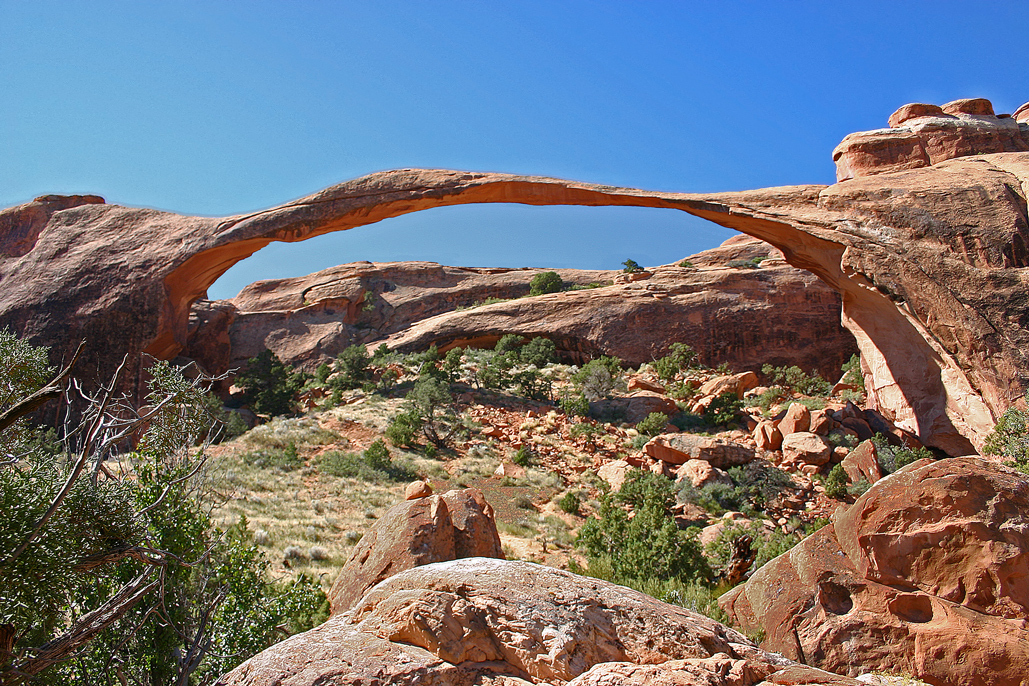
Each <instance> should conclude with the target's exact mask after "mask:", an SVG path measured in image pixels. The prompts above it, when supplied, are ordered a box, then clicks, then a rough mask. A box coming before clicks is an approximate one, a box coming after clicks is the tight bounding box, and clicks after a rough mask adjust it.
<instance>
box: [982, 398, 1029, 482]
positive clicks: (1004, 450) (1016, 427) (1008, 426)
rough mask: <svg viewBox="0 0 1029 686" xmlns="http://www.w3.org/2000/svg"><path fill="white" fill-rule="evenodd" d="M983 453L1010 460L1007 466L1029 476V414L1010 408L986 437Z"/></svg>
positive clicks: (1013, 407)
mask: <svg viewBox="0 0 1029 686" xmlns="http://www.w3.org/2000/svg"><path fill="white" fill-rule="evenodd" d="M983 452H984V453H985V454H987V455H997V456H999V457H1006V458H1009V459H1008V461H1007V462H1005V464H1006V465H1007V466H1009V467H1014V468H1015V469H1017V470H1018V471H1020V472H1022V473H1023V474H1029V413H1027V412H1025V411H1024V410H1020V409H1018V408H1017V407H1015V406H1011V407H1009V408H1008V409H1007V410H1005V411H1004V414H1002V415H1001V416H1000V419H998V420H997V424H996V426H994V427H993V431H992V432H990V435H989V436H987V437H986V443H985V444H984V445H983Z"/></svg>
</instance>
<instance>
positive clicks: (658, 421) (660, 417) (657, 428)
mask: <svg viewBox="0 0 1029 686" xmlns="http://www.w3.org/2000/svg"><path fill="white" fill-rule="evenodd" d="M667 424H668V415H666V414H663V413H661V412H651V413H650V414H648V415H647V416H646V418H645V419H643V420H642V421H641V422H640V423H639V424H637V425H636V430H637V431H639V432H640V434H641V436H642V437H647V438H649V437H651V436H657V435H658V434H660V433H664V430H665V426H666V425H667Z"/></svg>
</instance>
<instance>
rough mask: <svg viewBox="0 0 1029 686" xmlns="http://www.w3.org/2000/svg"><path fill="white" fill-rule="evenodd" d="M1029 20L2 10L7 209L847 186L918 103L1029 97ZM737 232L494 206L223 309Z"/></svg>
mask: <svg viewBox="0 0 1029 686" xmlns="http://www.w3.org/2000/svg"><path fill="white" fill-rule="evenodd" d="M1027 31H1029V3H1025V2H1013V1H1011V2H989V3H981V4H978V5H975V4H970V3H968V2H947V1H943V0H937V1H935V2H907V3H905V2H896V1H895V2H864V3H856V2H855V3H843V2H824V1H823V2H787V1H783V2H658V1H648V2H642V1H632V2H629V1H625V2H602V1H599V0H591V1H589V2H560V1H557V0H549V1H541V2H521V1H517V0H505V1H504V2H489V1H486V0H481V1H479V2H447V1H443V0H437V1H429V0H422V1H420V2H388V1H381V0H375V1H372V0H366V1H362V2H299V1H296V0H290V1H286V0H283V1H282V2H259V1H256V2H255V1H253V0H247V1H246V2H244V1H242V0H240V1H237V2H219V1H216V0H205V1H204V2H177V1H168V2H140V1H138V0H133V1H131V2H100V1H98V2H71V1H69V2H63V3H57V2H45V1H40V0H33V1H31V2H29V1H27V0H17V1H8V0H0V206H8V205H13V204H16V203H20V202H25V201H27V200H30V199H31V198H33V197H34V196H37V195H41V194H44V193H97V194H100V195H103V196H104V197H105V198H107V200H108V202H112V203H120V204H125V205H135V206H148V207H157V208H161V209H167V210H172V211H175V212H182V213H187V214H203V215H228V214H235V213H240V212H246V211H250V210H256V209H260V208H265V207H270V206H273V205H277V204H280V203H282V202H285V201H288V200H291V199H294V198H297V197H300V196H304V195H307V194H309V193H312V192H314V191H316V190H318V189H320V188H323V187H325V186H329V185H332V184H335V183H338V182H340V181H344V180H346V179H349V178H353V177H356V176H361V175H363V174H367V173H369V172H372V171H377V170H383V169H392V168H399V167H442V168H453V169H471V170H483V171H505V172H516V173H525V174H541V175H548V176H559V177H566V178H571V179H578V180H584V181H592V182H598V183H609V184H616V185H626V186H635V187H640V188H649V189H663V190H678V191H698V192H699V191H719V190H738V189H746V188H758V187H762V186H773V185H788V184H797V183H831V182H832V181H833V165H832V160H831V159H830V151H831V150H832V148H833V147H834V146H835V145H836V143H838V142H839V140H840V139H841V138H842V137H843V136H844V135H846V134H847V133H849V132H851V131H858V130H867V129H871V128H879V127H882V126H885V123H886V118H887V117H888V116H889V114H890V113H891V112H892V111H893V110H894V109H896V108H897V107H899V106H900V105H902V104H904V103H907V102H932V103H943V102H946V101H948V100H952V99H955V98H960V97H987V98H990V99H991V100H993V103H994V106H995V108H996V109H997V111H998V112H1011V111H1012V110H1014V109H1015V108H1016V107H1017V106H1018V105H1020V104H1022V103H1023V102H1025V101H1026V100H1029V79H1026V77H1025V36H1026V33H1027ZM728 235H730V233H729V232H728V231H726V230H724V229H721V228H719V227H715V226H712V225H709V224H707V223H705V222H703V221H700V220H694V219H691V218H689V217H687V216H685V215H683V214H682V213H678V212H674V211H662V210H640V209H632V208H532V207H524V206H516V205H510V206H509V205H487V206H464V207H455V208H444V209H440V210H433V211H429V212H421V213H416V214H413V215H407V216H405V217H400V218H397V219H393V220H389V221H386V222H382V223H380V224H378V225H372V226H368V227H362V228H360V229H356V230H353V231H348V232H344V233H340V234H334V235H332V236H327V237H323V238H319V239H314V240H311V241H306V242H303V243H297V244H289V245H286V244H273V245H272V246H270V247H269V248H266V249H264V250H262V251H261V252H259V253H258V254H257V255H255V256H254V257H253V258H251V259H249V260H247V261H245V262H243V263H241V264H239V265H237V266H236V267H235V268H233V269H232V270H231V271H230V272H229V273H228V274H226V276H225V277H223V278H222V279H221V280H220V281H219V282H218V283H217V284H216V285H215V287H214V288H212V290H211V296H212V297H228V296H231V295H234V294H235V293H236V292H237V291H238V290H239V289H240V288H241V287H242V286H243V285H245V284H247V283H249V282H251V281H253V280H256V279H259V278H271V277H279V276H288V275H301V274H306V273H309V272H311V271H315V270H317V269H321V268H324V267H327V266H331V265H334V264H340V263H343V262H349V261H354V260H361V259H371V260H390V259H428V260H435V261H441V262H444V263H449V264H461V265H482V266H489V265H496V266H555V267H557V266H562V267H583V268H615V267H617V266H618V264H619V263H620V262H621V261H622V260H624V259H625V258H627V257H632V258H633V259H635V260H636V261H637V262H640V263H641V264H646V265H652V264H661V263H667V262H671V261H673V260H676V259H679V258H681V257H682V256H684V255H686V254H689V253H692V252H695V251H698V250H702V249H705V248H708V247H711V246H713V245H716V244H717V243H719V242H721V240H723V239H724V238H725V237H727V236H728Z"/></svg>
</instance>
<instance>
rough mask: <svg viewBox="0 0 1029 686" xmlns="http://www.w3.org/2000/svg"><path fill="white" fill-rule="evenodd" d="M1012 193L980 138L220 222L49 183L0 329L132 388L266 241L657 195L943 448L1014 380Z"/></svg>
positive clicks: (1019, 250)
mask: <svg viewBox="0 0 1029 686" xmlns="http://www.w3.org/2000/svg"><path fill="white" fill-rule="evenodd" d="M955 116H956V115H955ZM975 116H982V115H975ZM958 118H959V119H961V118H960V117H958ZM998 119H999V118H998ZM910 121H912V120H909V122H905V123H910ZM1015 121H1016V122H1017V120H1015ZM1017 125H1018V126H1019V131H1021V130H1022V129H1021V126H1022V122H1017ZM953 135H954V136H955V137H956V138H957V139H958V140H961V139H963V137H965V136H966V135H967V134H966V131H965V130H964V129H960V128H959V129H956V130H955V131H954V134H953ZM930 161H931V160H930ZM1027 194H1029V153H1026V152H997V153H990V154H981V155H979V154H976V155H972V156H966V157H955V158H952V159H947V160H944V161H941V162H936V163H934V164H931V165H930V166H921V167H918V168H914V169H903V170H900V171H893V172H885V173H880V174H875V175H873V176H863V177H855V178H853V179H850V180H848V181H844V182H842V183H838V184H836V185H833V186H829V187H826V186H817V185H809V186H793V187H783V188H769V189H764V190H757V191H747V192H736V193H715V194H693V195H690V194H684V193H666V192H648V191H641V190H637V189H631V188H613V187H610V186H599V185H592V184H586V183H577V182H570V181H562V180H558V179H550V178H543V177H528V176H516V175H511V174H480V173H471V172H453V171H444V170H412V169H406V170H399V171H391V172H381V173H376V174H372V175H370V176H366V177H363V178H360V179H356V180H353V181H349V182H346V183H343V184H340V185H338V186H333V187H331V188H328V189H325V190H324V191H321V192H319V193H315V194H314V195H311V196H308V197H306V198H303V199H300V200H297V201H294V202H291V203H287V204H285V205H282V206H280V207H276V208H273V209H270V210H266V211H263V212H256V213H252V214H248V215H241V216H235V217H228V218H224V219H218V218H207V217H183V216H179V215H174V214H171V213H167V212H158V211H156V210H147V209H135V208H126V207H118V206H115V205H107V204H96V202H95V199H93V200H87V199H79V200H66V199H58V200H55V199H53V198H49V197H48V198H42V199H39V200H37V201H34V202H32V203H27V204H26V205H21V206H18V207H14V208H9V209H7V210H4V211H2V212H0V226H2V227H5V228H6V231H5V232H4V234H5V236H7V237H6V238H4V239H3V240H2V241H0V243H2V244H3V245H5V246H9V247H7V248H5V250H6V252H4V254H3V257H2V258H0V280H2V282H3V284H4V288H3V291H2V293H0V324H2V325H6V326H10V327H12V328H13V329H14V330H16V331H17V332H19V333H20V334H22V335H23V336H25V337H26V338H27V339H28V340H29V341H30V342H32V343H36V344H45V345H51V346H54V348H55V353H56V355H58V356H60V355H67V354H69V353H70V351H71V350H72V349H73V348H74V347H75V346H76V345H77V343H78V341H79V340H80V339H82V338H85V339H86V340H87V343H88V346H89V347H88V348H87V350H86V353H85V359H84V363H88V364H94V363H95V364H96V365H97V369H98V374H99V376H100V377H101V378H104V377H109V376H110V375H111V374H112V373H113V371H114V369H115V368H116V367H117V365H118V364H119V363H120V361H121V359H122V357H123V355H126V354H127V355H128V356H129V359H128V361H127V364H126V371H125V374H124V379H123V381H122V386H123V387H126V388H129V389H130V390H133V391H135V392H137V393H138V392H139V391H140V390H141V389H142V388H143V381H144V380H145V374H144V364H143V361H144V358H143V357H142V356H141V355H140V353H147V354H149V355H152V356H154V357H157V358H163V359H171V358H173V357H175V356H176V355H179V354H180V353H181V352H182V351H183V350H184V349H185V347H186V345H187V342H188V333H189V326H188V324H189V312H190V308H191V307H192V305H193V303H194V302H196V301H197V300H198V299H200V298H201V297H203V296H204V294H205V292H206V289H207V287H208V286H210V285H211V284H212V283H214V281H215V280H216V279H217V278H218V277H219V276H220V275H221V274H223V273H224V272H225V271H226V270H227V269H228V268H229V267H231V266H232V265H233V264H235V263H236V262H238V261H240V260H242V259H244V258H246V257H248V256H249V255H251V254H253V253H254V252H255V251H257V250H259V249H260V248H262V247H264V246H265V245H267V244H268V243H270V242H271V241H275V240H279V241H299V240H304V239H306V238H311V237H314V236H318V235H321V234H325V233H328V232H331V231H340V230H345V229H349V228H353V227H355V226H362V225H366V224H372V223H374V222H377V221H380V220H382V219H386V218H388V217H393V216H397V215H399V214H405V213H407V212H413V211H417V210H423V209H429V208H432V207H439V206H445V205H457V204H467V203H478V202H519V203H525V204H531V205H558V204H565V205H633V206H642V207H659V208H671V209H678V210H682V211H685V212H688V213H690V214H693V215H695V216H699V217H702V218H705V219H709V220H711V221H713V222H716V223H718V224H721V225H722V226H726V227H728V228H731V229H735V230H737V231H740V232H742V233H746V234H749V235H751V236H754V237H756V238H759V239H761V240H764V241H766V242H768V243H770V244H772V245H774V246H775V247H777V248H778V249H779V250H781V251H782V253H783V256H784V258H785V260H786V261H787V262H788V263H789V264H791V265H793V266H794V267H799V268H801V269H807V270H809V271H811V272H812V273H814V274H815V275H816V276H818V277H819V278H821V279H822V280H823V281H825V282H826V283H827V284H828V285H829V286H831V287H832V288H834V289H836V290H837V291H839V292H840V293H841V296H842V301H843V323H844V325H845V326H846V327H847V328H848V329H849V330H850V331H851V332H852V333H853V334H854V336H855V338H856V339H857V343H858V346H859V348H860V349H861V353H862V359H863V361H864V362H863V364H865V369H864V371H865V376H866V388H867V389H868V397H869V401H870V402H871V403H872V405H873V406H874V407H875V408H876V409H878V410H880V411H881V412H882V414H883V415H885V416H886V417H887V418H888V419H890V420H891V421H894V422H895V423H896V424H897V425H898V426H900V427H902V428H904V429H906V430H908V431H910V432H912V433H914V434H916V435H917V436H919V437H920V438H921V439H922V441H923V442H924V443H926V444H928V445H930V446H933V447H937V448H940V449H942V450H945V451H947V452H949V453H950V454H953V455H960V454H967V453H968V452H971V451H973V450H974V449H975V448H976V447H977V446H981V445H982V442H983V440H984V439H985V436H986V434H987V433H988V432H989V431H990V430H991V429H992V426H993V423H994V419H995V418H996V417H997V416H999V414H1000V413H1001V412H1002V411H1003V410H1004V409H1006V408H1007V407H1008V406H1009V405H1011V404H1012V403H1014V402H1016V401H1017V400H1018V399H1020V398H1021V397H1022V395H1023V394H1024V392H1025V391H1026V390H1027V389H1029V352H1027V351H1029V326H1027V319H1029V298H1027V296H1026V293H1029V288H1027V286H1029V270H1027V269H1026V268H1027V267H1029V247H1027V246H1029V217H1027V211H1026V196H1027Z"/></svg>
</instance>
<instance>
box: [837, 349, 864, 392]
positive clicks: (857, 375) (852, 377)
mask: <svg viewBox="0 0 1029 686" xmlns="http://www.w3.org/2000/svg"><path fill="white" fill-rule="evenodd" d="M840 371H842V372H843V379H842V381H843V383H847V384H850V385H852V386H857V387H858V390H860V391H861V392H862V393H864V392H865V375H864V374H862V373H861V356H860V355H857V354H856V353H855V354H854V355H851V356H850V359H849V360H847V361H846V362H844V363H843V367H842V368H841V370H840Z"/></svg>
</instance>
